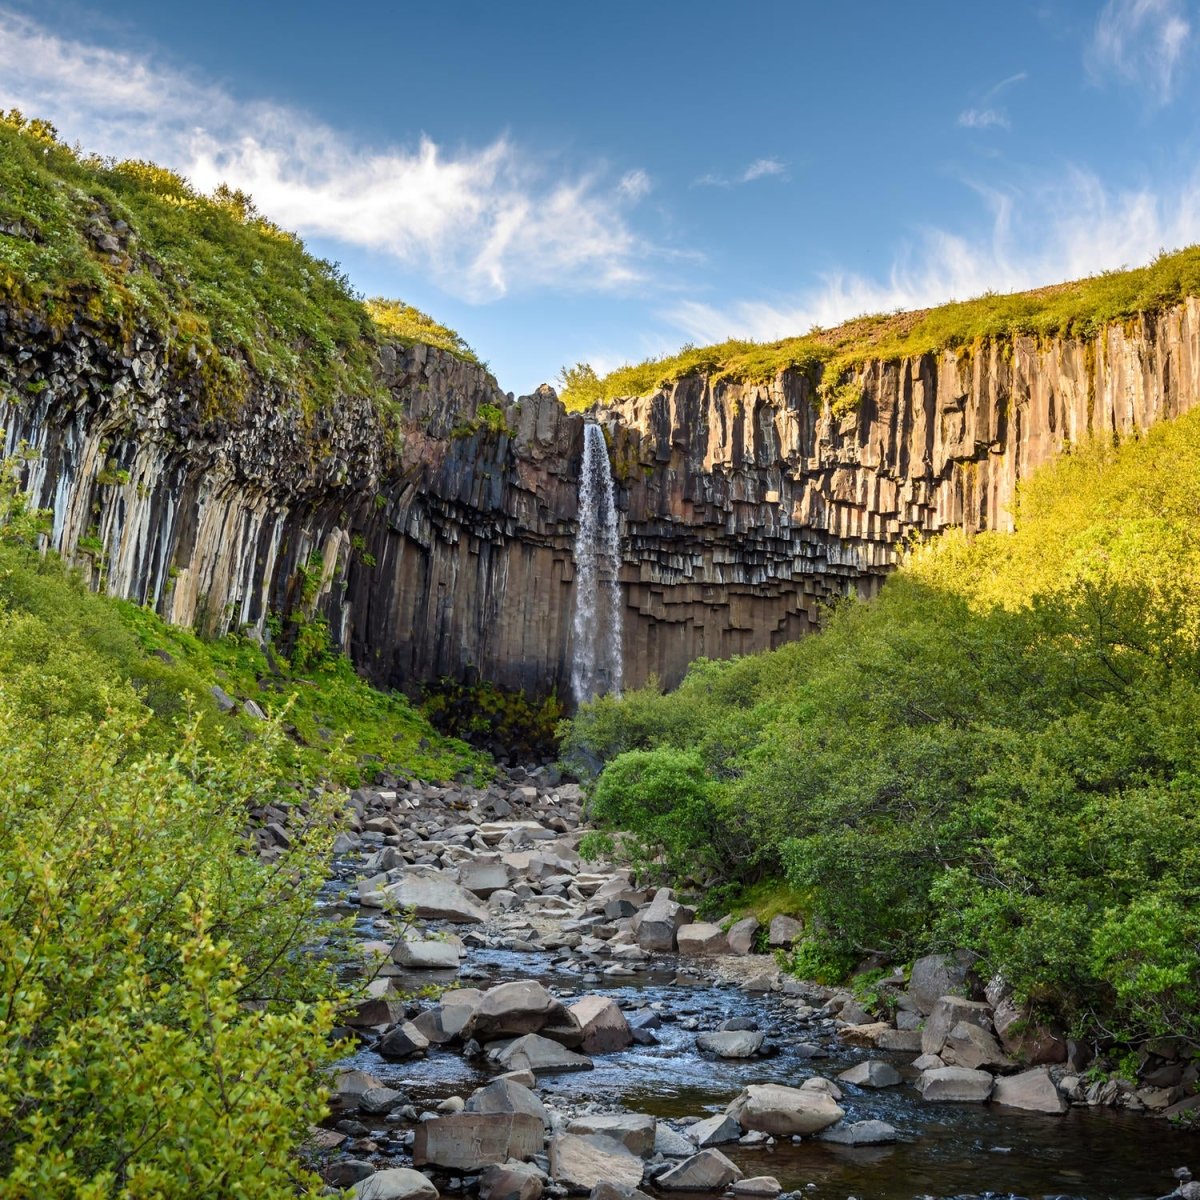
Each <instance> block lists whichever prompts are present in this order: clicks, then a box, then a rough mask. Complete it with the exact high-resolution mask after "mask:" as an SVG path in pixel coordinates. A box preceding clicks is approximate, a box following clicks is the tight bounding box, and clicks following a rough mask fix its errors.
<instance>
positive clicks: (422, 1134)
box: [413, 1112, 546, 1171]
mask: <svg viewBox="0 0 1200 1200" xmlns="http://www.w3.org/2000/svg"><path fill="white" fill-rule="evenodd" d="M545 1145H546V1135H545V1129H544V1127H543V1125H542V1122H541V1121H540V1120H539V1119H538V1118H537V1117H535V1116H532V1115H531V1114H529V1113H524V1112H517V1113H468V1112H461V1113H455V1114H453V1115H452V1116H449V1117H435V1118H434V1119H433V1120H429V1121H423V1122H422V1123H421V1124H420V1125H418V1126H417V1133H416V1140H415V1141H414V1143H413V1162H414V1163H415V1164H416V1165H417V1166H418V1167H420V1166H424V1165H425V1164H426V1163H429V1164H431V1165H432V1166H436V1167H448V1168H449V1169H451V1170H454V1171H480V1170H482V1169H483V1168H484V1167H488V1166H491V1165H492V1164H493V1163H504V1162H507V1161H508V1160H509V1159H510V1158H515V1159H523V1158H531V1157H532V1156H533V1155H535V1154H540V1153H541V1151H542V1149H543V1148H544V1147H545Z"/></svg>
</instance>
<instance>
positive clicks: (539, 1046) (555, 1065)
mask: <svg viewBox="0 0 1200 1200" xmlns="http://www.w3.org/2000/svg"><path fill="white" fill-rule="evenodd" d="M496 1058H497V1061H498V1062H500V1063H501V1065H503V1066H504V1067H505V1068H506V1069H507V1070H509V1071H532V1072H533V1073H534V1074H535V1075H556V1074H560V1073H562V1072H563V1071H590V1070H591V1069H592V1060H591V1059H590V1058H587V1057H585V1056H584V1055H582V1054H576V1053H575V1052H574V1051H573V1050H568V1049H567V1048H566V1047H565V1046H563V1045H560V1044H559V1043H558V1042H552V1041H551V1040H550V1039H549V1038H544V1037H540V1036H539V1035H538V1034H536V1033H527V1034H526V1035H525V1036H524V1037H521V1038H517V1039H516V1041H514V1042H510V1043H509V1044H508V1045H507V1046H505V1047H504V1049H503V1050H501V1051H500V1053H499V1054H498V1055H497V1056H496Z"/></svg>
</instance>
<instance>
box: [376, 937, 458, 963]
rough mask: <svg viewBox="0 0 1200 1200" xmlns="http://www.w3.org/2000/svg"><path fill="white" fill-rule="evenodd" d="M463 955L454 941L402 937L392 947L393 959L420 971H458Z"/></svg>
mask: <svg viewBox="0 0 1200 1200" xmlns="http://www.w3.org/2000/svg"><path fill="white" fill-rule="evenodd" d="M460 957H461V955H460V953H459V949H458V947H457V946H456V945H454V943H453V942H446V941H437V940H434V939H425V938H412V939H409V938H401V939H400V941H398V942H397V943H396V944H395V945H394V946H393V947H392V961H393V962H394V963H398V964H399V965H400V966H402V967H411V968H413V969H414V970H420V971H447V970H449V971H456V970H457V969H458V962H459V959H460Z"/></svg>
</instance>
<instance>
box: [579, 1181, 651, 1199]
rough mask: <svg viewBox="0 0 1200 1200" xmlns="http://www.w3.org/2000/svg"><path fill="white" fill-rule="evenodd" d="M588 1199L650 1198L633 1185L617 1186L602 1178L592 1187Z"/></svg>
mask: <svg viewBox="0 0 1200 1200" xmlns="http://www.w3.org/2000/svg"><path fill="white" fill-rule="evenodd" d="M588 1200H650V1197H649V1196H647V1195H646V1193H645V1192H642V1191H639V1190H638V1189H637V1188H635V1187H619V1186H618V1185H617V1184H615V1183H609V1182H608V1180H606V1179H602V1180H601V1181H600V1182H599V1183H597V1184H596V1185H595V1187H593V1188H592V1190H591V1194H590V1195H589V1196H588Z"/></svg>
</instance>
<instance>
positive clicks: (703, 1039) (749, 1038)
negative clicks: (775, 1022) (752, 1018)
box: [696, 1029, 765, 1058]
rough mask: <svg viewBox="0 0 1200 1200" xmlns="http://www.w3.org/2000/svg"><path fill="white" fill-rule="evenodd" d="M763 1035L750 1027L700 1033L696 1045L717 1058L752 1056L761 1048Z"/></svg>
mask: <svg viewBox="0 0 1200 1200" xmlns="http://www.w3.org/2000/svg"><path fill="white" fill-rule="evenodd" d="M764 1040H765V1035H764V1034H762V1033H758V1032H756V1031H754V1030H752V1029H731V1030H727V1031H724V1032H720V1031H718V1032H717V1033H702V1034H700V1035H699V1036H698V1037H697V1038H696V1047H697V1048H698V1049H699V1050H702V1051H704V1053H705V1054H715V1055H716V1056H717V1057H718V1058H752V1057H753V1056H754V1055H755V1054H757V1053H758V1051H759V1050H760V1049H761V1048H762V1044H763V1041H764Z"/></svg>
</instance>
